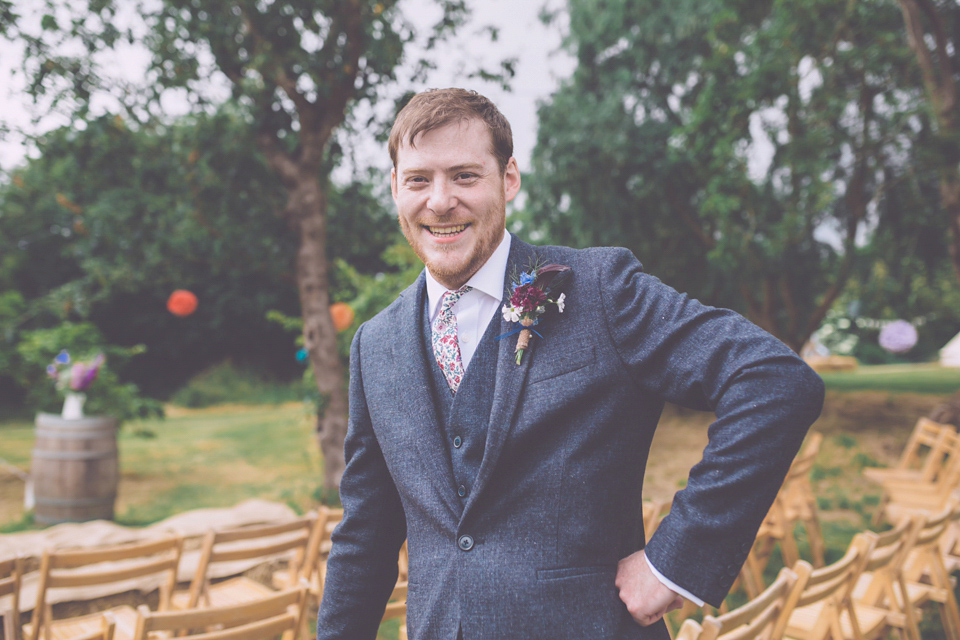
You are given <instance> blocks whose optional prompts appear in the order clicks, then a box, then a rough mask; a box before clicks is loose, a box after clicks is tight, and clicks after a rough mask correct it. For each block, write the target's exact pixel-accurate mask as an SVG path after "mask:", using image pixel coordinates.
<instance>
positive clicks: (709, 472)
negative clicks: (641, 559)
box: [599, 250, 824, 615]
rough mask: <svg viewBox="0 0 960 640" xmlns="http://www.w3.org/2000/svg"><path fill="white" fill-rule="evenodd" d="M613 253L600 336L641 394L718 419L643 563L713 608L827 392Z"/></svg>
mask: <svg viewBox="0 0 960 640" xmlns="http://www.w3.org/2000/svg"><path fill="white" fill-rule="evenodd" d="M608 255H612V256H613V259H612V260H611V259H609V258H608V260H607V261H606V265H605V266H607V265H608V266H607V268H606V269H605V270H604V271H605V273H604V274H602V276H601V281H600V283H599V285H600V287H601V291H602V292H603V294H604V313H605V318H606V319H607V327H608V331H609V332H610V335H611V338H612V339H613V341H614V344H616V345H617V349H618V351H619V353H620V356H621V358H622V359H623V361H624V363H625V365H626V366H627V367H628V369H629V370H630V371H631V372H632V374H633V376H634V379H635V380H636V383H637V385H638V386H639V387H640V388H641V389H643V390H645V391H647V392H650V393H654V394H657V395H659V396H661V397H663V398H665V399H666V400H667V401H670V402H673V403H676V404H680V405H684V406H689V407H694V408H699V409H703V410H712V411H714V413H715V414H716V417H717V419H716V421H715V422H714V423H713V424H712V425H711V426H710V428H709V436H710V438H709V443H708V444H707V447H706V449H705V450H704V455H703V459H702V460H701V461H700V462H699V463H697V464H696V465H695V466H694V467H693V469H691V471H690V476H689V478H688V481H687V486H686V488H685V489H684V490H683V491H680V492H678V493H677V495H676V496H675V497H674V500H673V505H672V508H671V511H670V514H669V515H668V516H667V517H666V518H665V519H664V520H663V522H662V523H661V524H660V526H659V527H658V528H657V531H656V533H655V534H654V535H653V537H652V538H651V539H650V542H649V544H648V545H647V547H646V550H645V556H646V558H647V559H648V560H649V561H650V562H651V564H652V565H653V566H654V567H656V569H657V570H658V571H659V572H660V573H662V574H663V575H664V576H665V577H667V578H668V579H669V580H670V581H672V582H674V583H675V584H677V585H678V586H681V587H682V588H684V589H686V590H687V591H689V592H691V593H693V594H696V595H698V596H699V597H701V598H702V599H703V600H705V601H706V602H709V603H711V604H713V605H715V606H718V605H719V604H720V602H721V601H722V600H723V598H724V597H725V596H726V593H727V591H728V590H729V588H730V586H731V585H732V584H733V581H734V579H735V578H736V577H737V575H738V573H739V570H740V567H741V566H742V564H743V562H744V560H745V559H746V556H747V553H748V552H749V550H750V548H751V546H752V544H753V541H754V537H755V535H756V532H757V529H758V528H759V526H760V523H761V522H762V520H763V518H764V516H765V515H766V513H767V510H768V509H769V507H770V504H772V502H773V499H774V498H775V496H776V493H777V491H778V490H779V487H780V484H781V483H782V482H783V478H784V476H785V475H786V472H787V470H788V468H789V466H790V463H791V462H792V460H793V458H794V456H795V455H796V453H797V451H798V450H799V448H800V445H801V443H802V442H803V438H804V436H805V435H806V432H807V429H808V428H809V427H810V425H811V424H812V423H813V421H814V420H816V418H817V417H818V416H819V414H820V409H821V407H822V404H823V393H824V392H823V382H822V381H821V380H820V377H819V376H817V375H816V374H815V373H814V372H813V371H812V370H811V369H810V368H809V367H808V366H807V365H806V364H805V363H804V362H803V361H802V360H801V359H800V358H799V357H797V355H796V354H795V353H793V351H791V350H790V349H789V348H788V347H786V345H784V344H783V343H782V342H780V341H779V340H777V339H776V338H774V337H773V336H771V335H770V334H768V333H767V332H765V331H763V330H761V329H760V328H759V327H757V326H756V325H754V324H752V323H750V322H749V321H747V320H746V319H745V318H743V317H742V316H740V315H739V314H736V313H734V312H732V311H729V310H725V309H715V308H712V307H707V306H705V305H702V304H700V303H699V302H697V301H696V300H692V299H690V298H689V297H687V296H686V295H683V294H680V293H678V292H676V291H675V290H673V289H671V288H670V287H667V286H666V285H664V284H663V283H661V282H660V281H658V280H657V279H656V278H653V277H651V276H649V275H646V274H644V273H643V271H642V267H641V266H640V263H639V262H638V261H637V260H636V258H635V257H634V256H633V255H632V254H631V253H630V252H629V251H626V250H623V251H616V252H614V253H612V254H608ZM651 576H652V573H651ZM661 586H662V585H661ZM621 596H622V597H623V593H622V592H621ZM630 597H632V596H631V595H630V594H627V598H630ZM665 598H666V595H662V599H665ZM655 613H657V611H653V610H650V611H642V612H641V614H642V615H651V614H655Z"/></svg>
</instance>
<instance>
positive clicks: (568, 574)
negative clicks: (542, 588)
mask: <svg viewBox="0 0 960 640" xmlns="http://www.w3.org/2000/svg"><path fill="white" fill-rule="evenodd" d="M616 571H617V567H616V566H615V565H608V564H594V565H588V566H583V567H560V568H559V569H537V580H565V579H568V578H580V577H583V576H592V575H596V574H598V573H616Z"/></svg>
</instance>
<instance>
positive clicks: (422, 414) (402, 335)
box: [393, 273, 460, 519]
mask: <svg viewBox="0 0 960 640" xmlns="http://www.w3.org/2000/svg"><path fill="white" fill-rule="evenodd" d="M426 290H427V287H426V279H425V277H424V275H423V273H421V274H420V277H419V278H418V279H417V281H416V283H414V285H413V286H412V287H410V288H408V289H407V290H406V291H405V292H404V293H403V304H402V308H401V311H400V313H401V314H402V315H401V318H400V325H401V331H400V332H399V334H398V335H397V339H396V340H395V341H394V342H393V351H394V359H393V362H394V363H396V366H397V372H396V374H397V378H396V379H397V387H396V393H397V396H398V397H399V398H400V399H401V404H402V405H403V407H404V415H406V416H409V421H408V424H409V425H411V428H412V429H415V430H416V434H415V436H414V440H415V441H416V443H417V449H418V450H419V452H420V458H421V460H422V461H423V463H424V465H425V466H426V467H427V474H426V475H427V477H428V478H429V479H430V480H431V481H433V483H434V489H436V492H437V495H438V496H440V499H441V501H442V502H443V503H444V504H445V505H446V506H447V507H448V508H449V509H450V511H451V512H452V513H453V514H454V515H455V516H456V519H459V516H460V505H459V503H458V501H456V500H454V494H453V490H452V489H451V487H454V486H456V484H455V483H454V478H453V465H452V463H451V461H450V456H449V455H448V454H447V446H446V444H445V443H444V440H443V433H442V429H441V426H440V420H439V418H438V416H437V410H436V407H435V406H434V402H433V394H432V392H431V383H430V380H429V376H430V375H431V371H430V367H431V366H432V363H431V362H430V360H429V359H428V354H427V350H426V346H425V345H424V343H423V313H424V306H425V305H426V302H425V298H426ZM418 365H419V366H418Z"/></svg>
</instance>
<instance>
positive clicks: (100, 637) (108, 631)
mask: <svg viewBox="0 0 960 640" xmlns="http://www.w3.org/2000/svg"><path fill="white" fill-rule="evenodd" d="M116 630H117V621H116V619H115V618H114V617H113V615H112V614H111V613H110V612H109V611H108V612H106V613H102V614H100V628H98V629H94V630H91V631H87V632H86V633H81V634H79V635H76V636H73V637H72V638H71V640H113V638H114V636H115V635H116Z"/></svg>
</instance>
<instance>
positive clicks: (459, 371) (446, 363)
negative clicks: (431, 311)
mask: <svg viewBox="0 0 960 640" xmlns="http://www.w3.org/2000/svg"><path fill="white" fill-rule="evenodd" d="M472 290H473V287H468V286H466V285H464V286H462V287H460V288H459V289H457V290H456V291H447V292H446V293H444V294H443V298H441V299H440V313H438V314H437V317H436V319H435V320H434V321H433V355H434V356H435V357H436V358H437V364H438V365H440V370H441V371H443V377H445V378H446V379H447V385H449V387H450V391H452V392H453V393H456V392H457V388H458V387H459V386H460V381H461V380H463V361H462V360H461V359H460V341H459V339H458V338H457V316H455V315H453V306H454V305H455V304H457V301H458V300H460V296H462V295H463V294H465V293H466V292H467V291H472Z"/></svg>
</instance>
